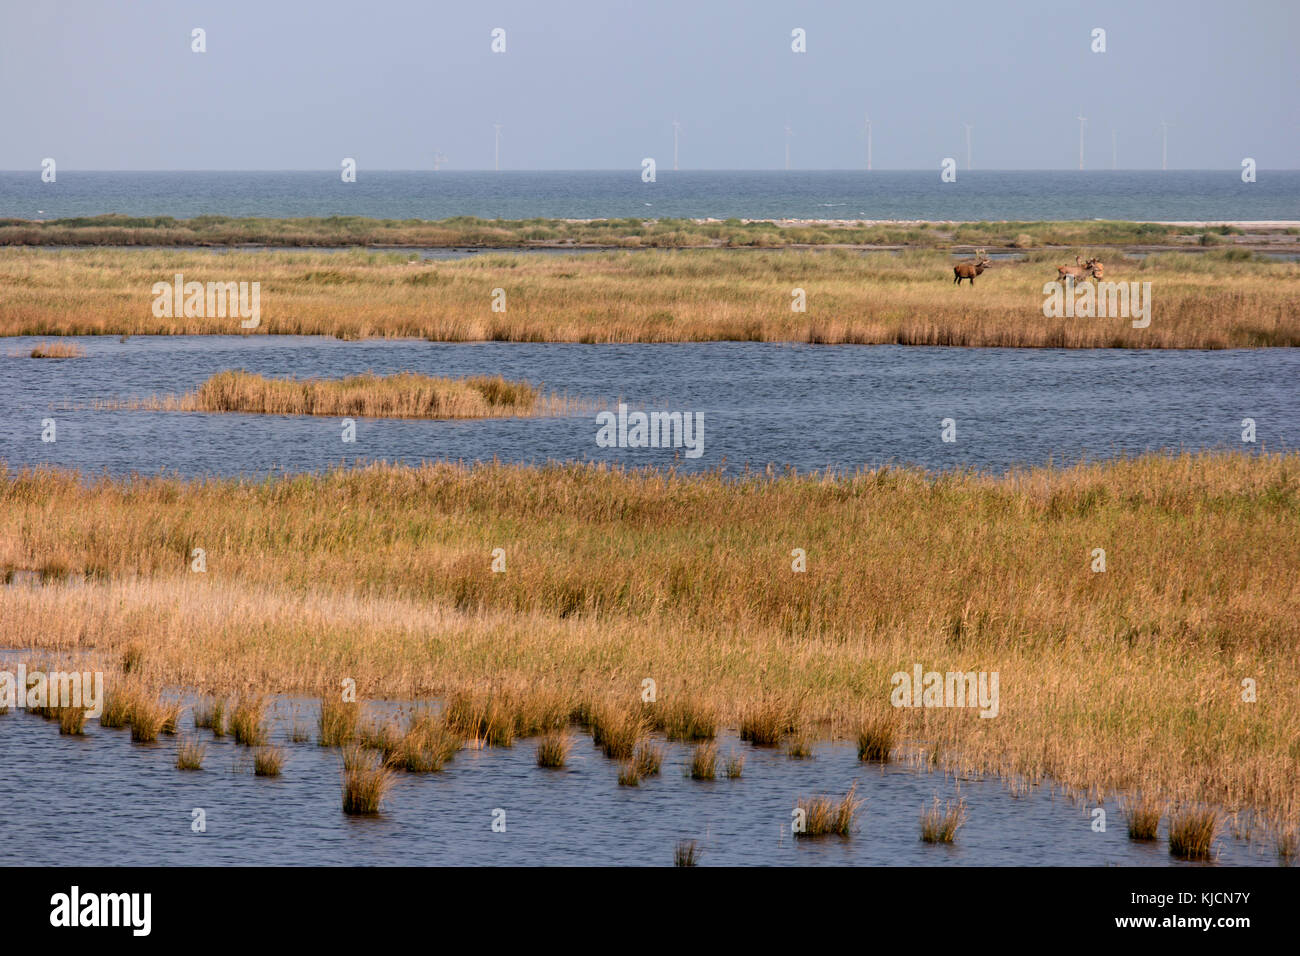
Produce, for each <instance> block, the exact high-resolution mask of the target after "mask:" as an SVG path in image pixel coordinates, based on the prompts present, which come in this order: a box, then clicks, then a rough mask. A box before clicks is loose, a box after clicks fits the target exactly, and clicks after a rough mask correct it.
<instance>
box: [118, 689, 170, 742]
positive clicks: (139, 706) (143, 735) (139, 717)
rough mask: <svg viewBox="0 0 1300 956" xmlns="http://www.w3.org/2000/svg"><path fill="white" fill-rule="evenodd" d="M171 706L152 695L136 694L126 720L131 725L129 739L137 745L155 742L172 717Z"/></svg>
mask: <svg viewBox="0 0 1300 956" xmlns="http://www.w3.org/2000/svg"><path fill="white" fill-rule="evenodd" d="M172 706H173V705H171V704H168V703H166V702H164V701H162V700H160V699H158V698H157V697H154V696H152V695H148V694H143V693H142V694H138V695H137V696H136V697H135V699H134V700H133V701H132V702H131V710H130V716H129V718H128V721H129V723H130V725H131V739H132V740H133V741H135V742H136V743H138V744H151V743H153V742H154V741H156V740H157V739H158V735H159V734H160V733H162V732H163V726H164V725H165V724H166V723H167V721H168V719H169V718H170V717H171V715H172Z"/></svg>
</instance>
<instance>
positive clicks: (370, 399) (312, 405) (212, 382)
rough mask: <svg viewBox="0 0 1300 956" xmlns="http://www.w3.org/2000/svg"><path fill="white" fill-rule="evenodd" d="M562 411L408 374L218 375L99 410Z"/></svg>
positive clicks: (473, 384) (378, 414)
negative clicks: (179, 391) (179, 390)
mask: <svg viewBox="0 0 1300 956" xmlns="http://www.w3.org/2000/svg"><path fill="white" fill-rule="evenodd" d="M563 404H564V400H563V399H560V398H554V397H553V398H549V399H548V398H544V397H543V396H542V394H541V393H540V392H539V391H538V390H537V389H535V388H534V387H533V386H531V385H529V384H528V383H527V382H510V381H506V380H505V379H504V378H501V377H500V376H496V377H490V376H477V377H474V378H461V379H452V378H434V377H431V376H428V375H417V374H415V373H412V372H402V373H400V374H397V375H374V374H371V373H367V374H365V375H353V376H350V377H348V378H341V379H321V378H307V379H295V378H266V377H264V376H261V375H254V374H252V373H250V372H244V371H227V372H218V373H217V374H216V375H213V376H212V377H211V378H209V379H208V380H207V381H205V382H203V383H202V384H201V385H200V386H199V387H198V388H197V389H196V390H195V391H193V392H190V393H189V394H187V395H167V396H161V397H157V396H155V397H152V398H146V399H135V400H130V401H125V402H121V401H115V402H103V403H100V404H99V406H98V407H101V408H123V407H126V408H141V409H149V410H157V411H184V412H254V413H260V414H265V415H329V416H336V417H348V416H358V417H367V418H498V417H510V416H516V415H536V414H542V413H544V412H550V411H557V410H559V409H560V408H561V407H562V406H563Z"/></svg>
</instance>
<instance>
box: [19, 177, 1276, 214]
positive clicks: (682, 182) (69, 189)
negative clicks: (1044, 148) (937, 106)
mask: <svg viewBox="0 0 1300 956" xmlns="http://www.w3.org/2000/svg"><path fill="white" fill-rule="evenodd" d="M107 213H122V214H125V215H129V216H175V217H178V218H190V217H194V216H203V215H220V216H263V217H294V216H371V217H377V218H384V219H445V218H448V217H451V216H477V217H481V218H486V219H531V218H569V219H605V218H625V217H640V218H647V219H662V218H716V219H727V218H742V219H783V218H790V219H931V220H1053V219H1055V220H1061V219H1128V220H1157V221H1160V220H1173V221H1180V220H1300V171H1295V170H1286V171H1271V170H1261V171H1260V172H1259V175H1258V180H1257V181H1256V182H1254V183H1243V182H1242V181H1241V176H1240V171H1239V170H1235V169H1225V170H1206V171H1184V170H1178V171H1168V172H1162V171H1152V170H1143V171H1131V170H1119V171H1095V172H1093V171H1088V172H1076V171H1068V172H1061V171H987V172H985V171H974V172H959V173H958V176H957V181H956V182H954V183H943V182H940V179H939V174H938V171H937V170H935V171H929V172H922V171H899V170H895V171H874V172H866V171H861V170H859V171H852V170H845V171H684V172H673V171H665V170H660V171H659V173H658V176H657V180H656V182H653V183H643V182H642V181H641V177H640V170H639V169H632V170H625V171H624V170H597V171H571V172H568V171H565V172H561V171H556V172H500V173H496V172H459V171H441V172H433V171H424V172H420V171H413V172H396V171H368V170H365V169H361V170H360V171H359V172H358V175H357V181H356V182H354V183H344V182H342V181H341V178H340V175H339V172H338V170H321V171H319V172H78V171H75V170H60V171H59V173H58V179H57V181H56V182H54V183H44V182H42V181H41V178H40V174H39V171H36V170H32V171H26V172H4V173H0V217H8V218H20V219H61V218H70V217H77V216H97V215H103V214H107Z"/></svg>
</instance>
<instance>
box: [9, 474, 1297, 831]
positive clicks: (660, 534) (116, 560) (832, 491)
mask: <svg viewBox="0 0 1300 956" xmlns="http://www.w3.org/2000/svg"><path fill="white" fill-rule="evenodd" d="M1298 476H1300V456H1298V455H1295V454H1287V455H1261V456H1257V457H1255V456H1247V455H1232V454H1198V455H1177V456H1168V457H1165V456H1151V457H1144V458H1140V459H1135V460H1121V461H1117V462H1112V463H1105V464H1085V465H1080V466H1077V467H1070V468H1066V469H1051V468H1035V469H1025V470H1020V471H1016V472H1013V473H1012V474H1009V475H1006V476H1004V477H990V476H984V475H977V474H969V473H945V474H943V475H939V476H935V475H925V474H923V473H921V472H918V471H915V470H911V469H888V468H886V469H880V470H873V471H867V472H863V473H861V474H858V475H844V476H829V477H828V476H822V475H815V476H792V475H784V476H776V477H773V478H770V479H769V478H763V477H755V478H753V479H749V478H746V479H741V480H736V481H730V482H729V481H726V480H723V479H722V478H720V477H718V476H716V475H695V476H685V475H678V476H674V475H670V474H664V473H660V472H647V473H641V472H622V471H618V470H616V469H609V468H604V467H586V466H571V467H554V468H512V467H504V466H482V467H478V468H461V467H457V466H451V465H429V466H425V467H420V468H409V469H408V468H395V467H387V466H374V467H371V468H364V469H359V470H356V471H350V472H338V473H330V474H326V475H322V476H294V477H293V478H285V479H274V480H271V481H266V482H262V481H257V482H254V481H249V482H233V481H192V482H190V481H179V480H173V479H165V478H147V479H146V478H135V479H131V480H123V481H111V480H107V479H103V478H94V479H84V478H82V477H81V476H77V475H74V474H69V473H65V472H58V471H45V470H32V471H25V472H12V471H10V472H7V473H6V480H5V481H3V482H0V567H5V568H31V569H40V568H42V567H44V566H46V564H47V563H48V564H55V565H58V566H60V567H62V568H64V569H65V570H66V572H67V573H68V574H69V575H73V576H76V575H83V574H89V575H90V577H89V579H88V580H86V581H85V582H84V583H79V584H77V585H76V586H72V585H65V584H51V585H46V586H44V587H40V588H0V640H3V641H4V642H5V643H6V644H7V646H11V647H25V648H32V649H35V650H39V651H43V652H58V653H66V652H76V651H88V652H91V653H92V654H96V655H98V656H99V657H100V659H101V660H103V661H105V662H107V663H108V665H109V667H113V666H116V664H117V663H118V661H119V660H120V659H121V655H122V653H123V650H124V649H125V648H126V647H127V646H129V645H130V644H132V643H140V644H142V645H143V646H146V647H148V648H149V652H148V653H149V656H148V675H149V678H150V680H153V681H158V682H159V683H160V684H161V685H164V686H171V687H185V688H188V689H192V690H193V691H195V692H197V693H202V694H220V695H238V694H242V693H245V692H246V690H247V688H249V687H256V688H258V689H259V690H260V691H264V692H266V693H274V692H286V693H294V692H296V693H306V694H320V693H333V694H337V686H338V675H339V674H348V675H350V676H353V677H354V678H355V679H356V680H357V683H358V685H359V686H365V687H369V688H375V693H376V696H383V697H393V698H406V699H428V698H430V697H443V698H444V699H446V700H447V701H448V712H447V721H448V724H449V726H451V727H452V729H453V730H455V731H456V732H457V733H460V734H463V735H464V736H465V737H467V738H477V739H482V740H484V741H487V742H496V743H502V742H504V741H507V740H512V739H513V738H514V736H517V735H524V734H541V733H545V732H546V730H548V729H556V728H557V727H561V726H563V724H564V723H566V722H567V720H568V717H569V716H570V715H571V714H573V715H575V716H578V717H580V718H582V719H586V720H587V721H588V722H589V723H592V724H593V734H595V733H597V732H599V733H600V734H601V735H602V741H603V738H604V736H605V735H606V732H607V731H608V730H609V729H610V728H611V727H613V726H615V725H617V724H618V723H619V721H618V720H617V719H616V717H614V718H611V717H609V716H607V715H606V714H605V711H606V710H612V711H614V712H616V713H617V712H619V711H625V712H626V711H631V712H634V713H636V714H638V715H639V716H641V717H644V718H645V721H646V723H647V724H649V723H651V722H654V723H656V724H661V725H664V726H666V725H668V724H670V723H671V721H668V720H663V721H661V720H660V719H659V718H658V717H657V716H656V714H657V706H658V705H655V706H654V707H648V706H645V705H642V704H641V703H640V700H639V693H640V687H641V682H642V680H643V679H644V678H645V676H646V675H647V674H652V675H654V676H655V678H656V680H657V682H658V684H659V687H660V691H661V693H662V695H663V700H664V701H673V700H678V699H681V700H686V699H695V700H697V701H699V702H700V704H701V705H702V706H703V707H704V709H705V710H706V711H708V712H710V713H712V714H713V715H715V718H714V719H715V720H716V721H717V725H718V726H723V725H725V726H731V727H735V726H737V725H738V724H739V725H740V726H741V727H742V729H743V730H745V731H746V734H747V737H748V738H749V739H753V740H756V741H758V740H764V741H769V742H778V743H779V742H780V741H782V740H783V739H784V738H785V736H786V735H788V733H789V730H788V728H789V727H790V726H791V718H792V716H797V717H798V718H799V719H800V721H802V722H804V723H805V724H806V725H807V726H809V727H813V728H816V729H817V733H819V734H841V735H846V736H849V737H853V736H854V735H856V734H857V732H858V730H859V728H860V727H861V725H862V724H863V723H864V721H867V720H869V719H871V718H872V717H873V716H875V715H878V714H879V713H880V711H881V710H882V708H885V709H887V701H888V699H889V693H890V689H891V685H890V675H891V674H892V673H893V672H895V671H899V670H902V671H910V670H911V668H912V666H913V665H914V664H916V663H920V664H922V665H923V666H924V667H925V668H926V669H927V670H929V669H933V670H940V671H946V670H954V669H960V670H962V671H969V670H987V671H992V670H997V671H999V673H1000V675H1001V704H1000V712H999V715H998V717H997V718H995V719H991V720H988V719H981V718H979V717H978V716H977V715H976V713H974V712H973V711H972V710H971V709H968V708H967V709H963V708H944V709H942V710H936V709H923V708H903V709H898V710H894V711H889V713H890V716H891V718H892V719H894V720H895V721H896V722H897V728H896V737H897V741H899V743H896V744H895V748H894V749H895V751H898V750H899V749H903V750H906V751H908V752H910V751H911V750H915V749H920V750H923V751H924V752H925V753H926V754H937V755H939V756H937V757H936V758H935V759H936V761H937V762H940V763H942V765H943V766H944V767H945V768H952V769H955V770H960V771H962V772H970V773H984V772H997V773H1001V774H1004V775H1006V776H1008V777H1010V778H1016V779H1023V780H1025V781H1028V782H1030V783H1034V782H1038V781H1041V780H1043V779H1045V778H1047V777H1052V778H1055V779H1056V780H1059V781H1060V782H1061V783H1062V784H1064V785H1065V786H1066V787H1067V788H1077V789H1079V790H1088V791H1090V792H1099V793H1111V794H1122V793H1124V792H1139V791H1140V792H1142V793H1143V794H1147V795H1150V797H1151V799H1153V800H1156V801H1159V802H1160V803H1161V804H1165V803H1168V802H1171V801H1176V802H1179V803H1182V804H1194V803H1199V804H1202V805H1217V806H1225V807H1226V806H1230V807H1234V808H1235V807H1240V808H1243V809H1254V810H1257V811H1262V812H1265V813H1267V814H1270V815H1272V816H1273V817H1274V818H1275V820H1276V822H1279V823H1286V822H1289V823H1290V824H1291V825H1292V826H1294V825H1295V824H1296V823H1300V810H1298V808H1297V802H1296V800H1295V795H1294V789H1295V788H1294V780H1295V778H1296V776H1297V774H1298V773H1300V754H1297V752H1296V750H1295V747H1294V741H1295V740H1296V739H1297V738H1298V737H1300V700H1297V699H1296V697H1295V695H1289V694H1276V693H1274V694H1267V693H1262V694H1260V696H1259V700H1258V701H1257V702H1255V703H1245V702H1243V700H1242V697H1241V688H1242V680H1243V679H1244V678H1246V677H1250V678H1253V679H1254V680H1256V681H1257V682H1258V685H1259V686H1260V687H1261V688H1266V687H1295V686H1300V660H1298V659H1297V657H1296V655H1295V654H1294V649H1295V647H1297V646H1300V583H1298V582H1300V483H1298V482H1297V477H1298ZM214 541H215V542H220V553H221V566H222V574H221V575H220V576H217V575H211V574H210V575H194V574H190V573H188V570H187V569H188V560H187V556H188V554H189V551H190V549H191V548H192V547H195V546H200V545H202V544H203V543H205V542H208V543H210V542H214ZM500 541H504V542H506V543H507V546H509V547H510V549H511V555H512V564H511V572H510V574H508V575H493V574H491V572H490V570H489V561H488V555H489V553H490V550H491V547H493V546H494V542H500ZM795 545H797V546H799V547H804V548H807V549H808V551H809V554H814V553H816V554H822V555H834V556H835V557H834V560H825V561H818V562H815V563H814V564H812V565H810V569H809V571H808V573H807V574H800V575H793V574H790V573H789V571H788V567H789V566H788V561H787V560H786V558H787V555H788V552H789V549H790V547H792V546H795ZM1103 546H1104V547H1106V549H1107V563H1108V570H1107V572H1106V573H1104V574H1093V573H1091V571H1090V570H1089V563H1090V558H1089V552H1090V550H1091V548H1093V547H1103ZM209 547H211V545H210V544H209ZM936 581H941V582H942V586H941V587H940V586H937V585H936V583H935V582H936ZM555 688H563V689H564V690H563V692H562V693H557V692H556V690H555ZM128 690H129V689H124V688H123V687H122V686H121V683H120V682H119V681H110V682H109V686H108V704H107V709H106V712H105V716H104V717H103V718H102V719H101V723H102V724H103V725H104V726H112V725H113V716H112V715H113V713H114V709H115V707H116V708H117V709H119V710H120V700H119V698H120V697H121V695H122V694H124V693H127V692H128ZM115 702H117V703H115ZM747 702H754V703H752V704H749V703H747ZM552 721H555V722H558V723H551V722H552ZM548 723H550V726H547V724H548ZM519 728H527V729H526V730H520V729H519ZM632 749H633V750H634V747H633V748H632ZM621 752H623V753H625V754H626V756H621V757H619V758H617V759H620V760H626V759H629V758H630V757H631V755H632V751H631V750H628V749H626V748H622V750H621ZM898 756H899V759H902V755H898Z"/></svg>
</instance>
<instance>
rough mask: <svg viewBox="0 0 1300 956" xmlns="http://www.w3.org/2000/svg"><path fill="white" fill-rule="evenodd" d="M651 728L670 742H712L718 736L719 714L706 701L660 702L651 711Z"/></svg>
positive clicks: (692, 699) (690, 699)
mask: <svg viewBox="0 0 1300 956" xmlns="http://www.w3.org/2000/svg"><path fill="white" fill-rule="evenodd" d="M649 721H650V727H651V729H653V730H657V731H659V732H661V733H662V734H663V735H664V736H665V737H667V738H668V739H669V740H681V741H685V742H687V743H690V742H692V741H696V740H712V739H713V738H714V737H716V736H717V735H718V712H717V710H715V709H714V708H713V706H712V705H711V704H709V703H707V702H705V701H702V700H698V699H695V698H685V699H682V698H678V699H675V700H673V701H671V702H667V703H664V702H659V703H656V704H655V706H654V707H653V708H652V709H651V711H650V716H649Z"/></svg>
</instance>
